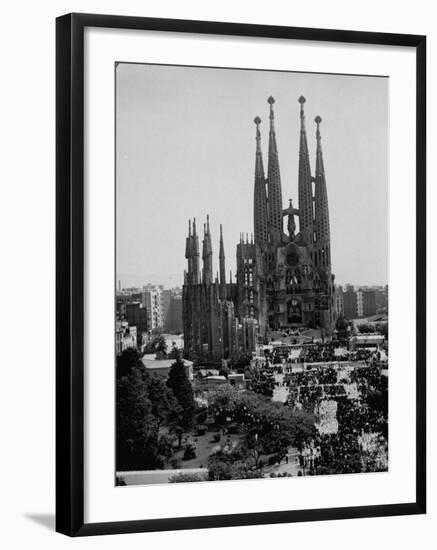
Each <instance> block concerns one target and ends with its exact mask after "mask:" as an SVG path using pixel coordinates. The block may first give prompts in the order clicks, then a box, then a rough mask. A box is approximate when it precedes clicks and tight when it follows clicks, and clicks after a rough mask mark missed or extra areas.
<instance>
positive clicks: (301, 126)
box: [298, 95, 306, 132]
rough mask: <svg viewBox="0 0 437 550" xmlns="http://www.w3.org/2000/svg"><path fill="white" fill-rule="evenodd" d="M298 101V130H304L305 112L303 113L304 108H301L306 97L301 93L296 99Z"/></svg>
mask: <svg viewBox="0 0 437 550" xmlns="http://www.w3.org/2000/svg"><path fill="white" fill-rule="evenodd" d="M298 101H299V103H300V122H301V125H300V130H301V132H305V113H304V110H303V105H304V103H305V101H306V99H305V98H304V96H303V95H301V96H300V98H299V99H298Z"/></svg>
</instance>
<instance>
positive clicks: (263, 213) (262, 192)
mask: <svg viewBox="0 0 437 550" xmlns="http://www.w3.org/2000/svg"><path fill="white" fill-rule="evenodd" d="M254 123H255V124H256V155H255V183H254V192H253V227H254V231H255V243H256V244H258V245H260V246H262V245H263V244H265V243H266V242H267V240H268V236H267V235H268V233H267V231H268V225H267V194H266V180H265V176H264V165H263V157H262V152H261V132H260V130H259V125H260V124H261V119H260V118H259V117H258V116H257V117H255V119H254Z"/></svg>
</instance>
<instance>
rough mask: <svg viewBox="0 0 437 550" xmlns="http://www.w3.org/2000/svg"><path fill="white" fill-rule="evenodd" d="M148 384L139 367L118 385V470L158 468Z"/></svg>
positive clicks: (133, 369) (153, 419)
mask: <svg viewBox="0 0 437 550" xmlns="http://www.w3.org/2000/svg"><path fill="white" fill-rule="evenodd" d="M155 424H156V423H155V417H154V416H153V414H152V403H151V401H150V399H149V397H148V392H147V383H146V379H145V377H144V376H143V373H142V372H141V370H140V369H138V368H132V369H131V371H130V372H129V374H128V375H127V376H124V377H122V378H121V379H120V380H119V381H118V382H117V470H119V471H124V470H143V469H146V468H155V467H156V465H157V462H158V461H157V453H156V451H157V437H156V431H155Z"/></svg>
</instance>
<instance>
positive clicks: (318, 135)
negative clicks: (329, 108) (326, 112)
mask: <svg viewBox="0 0 437 550" xmlns="http://www.w3.org/2000/svg"><path fill="white" fill-rule="evenodd" d="M314 122H315V123H316V124H317V130H316V137H317V139H320V123H321V122H322V118H321V117H320V116H319V115H317V116H316V118H315V119H314Z"/></svg>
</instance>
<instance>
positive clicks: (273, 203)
mask: <svg viewBox="0 0 437 550" xmlns="http://www.w3.org/2000/svg"><path fill="white" fill-rule="evenodd" d="M267 102H268V103H269V105H270V133H269V159H268V166H267V181H268V217H269V233H270V240H271V243H272V244H279V243H280V242H281V239H282V227H283V224H282V189H281V174H280V172H279V159H278V148H277V145H276V132H275V115H274V112H273V104H274V103H275V100H274V98H273V97H272V96H270V97H269V98H268V100H267Z"/></svg>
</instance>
